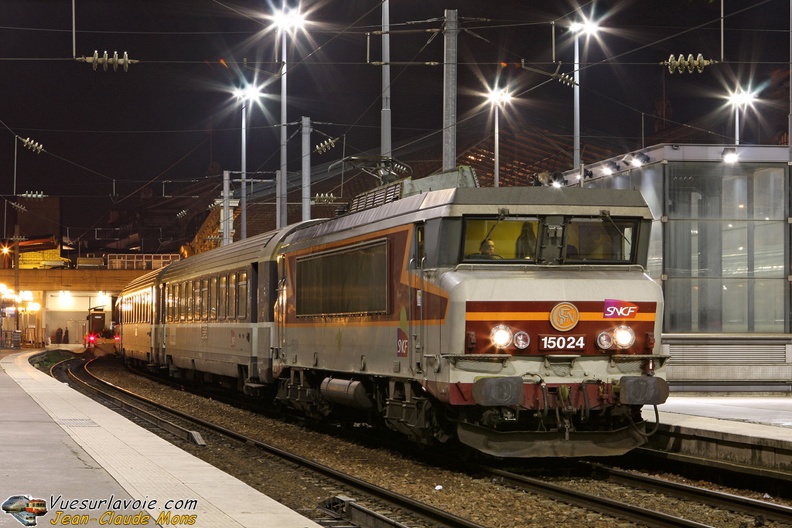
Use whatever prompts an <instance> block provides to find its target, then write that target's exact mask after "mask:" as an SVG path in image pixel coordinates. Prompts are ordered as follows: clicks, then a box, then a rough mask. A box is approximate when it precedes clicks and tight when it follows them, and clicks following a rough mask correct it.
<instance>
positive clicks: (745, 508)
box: [488, 462, 792, 528]
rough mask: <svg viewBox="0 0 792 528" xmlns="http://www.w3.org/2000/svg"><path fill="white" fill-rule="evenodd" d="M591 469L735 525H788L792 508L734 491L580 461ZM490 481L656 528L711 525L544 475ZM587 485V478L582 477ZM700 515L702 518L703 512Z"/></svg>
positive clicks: (599, 476) (503, 474) (498, 473)
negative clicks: (730, 518) (721, 513)
mask: <svg viewBox="0 0 792 528" xmlns="http://www.w3.org/2000/svg"><path fill="white" fill-rule="evenodd" d="M580 464H583V465H586V466H588V467H590V468H591V472H592V477H591V478H594V479H596V480H600V481H601V480H607V481H608V482H611V483H613V484H614V485H619V486H625V487H629V488H639V489H642V490H645V491H647V492H650V493H656V494H662V495H663V496H669V497H675V498H677V499H679V500H681V501H688V502H693V503H696V504H701V505H706V506H708V507H710V508H713V509H721V510H728V511H729V512H732V513H733V514H734V515H735V519H736V524H735V525H734V526H749V524H748V522H747V521H745V520H739V519H738V517H740V516H742V517H751V518H752V520H753V523H752V524H750V525H751V526H768V525H769V524H768V523H769V522H774V523H780V525H782V526H792V508H789V507H786V506H780V505H777V504H772V503H768V502H764V501H758V500H755V499H750V498H746V497H740V496H737V495H732V494H727V493H722V492H718V491H713V490H709V489H706V488H700V487H696V486H691V485H686V484H680V483H676V482H671V481H668V480H666V479H661V478H656V477H651V476H648V475H641V474H636V473H632V472H629V471H625V470H621V469H617V468H612V467H607V466H605V465H602V464H595V463H589V462H580ZM488 471H489V472H490V473H491V474H492V475H493V478H494V479H497V481H498V482H500V483H501V484H503V485H506V486H511V487H515V488H520V489H524V490H526V491H530V492H532V493H540V494H544V495H548V496H551V497H553V498H555V499H557V500H560V501H563V502H566V503H568V504H572V505H575V506H579V507H581V508H587V509H590V510H593V511H597V512H600V513H602V514H606V515H612V516H614V517H618V518H621V519H625V520H628V521H631V522H634V523H637V524H640V525H644V526H649V527H655V528H672V527H687V528H701V527H707V526H711V525H710V524H708V523H707V522H702V521H701V520H695V519H691V518H689V517H690V516H687V517H683V516H680V515H674V514H671V513H667V512H662V511H657V510H653V509H650V508H645V507H642V506H641V505H640V504H637V500H631V501H620V500H615V499H613V498H611V497H603V496H602V495H600V494H597V493H590V492H588V491H585V490H583V489H579V488H577V487H575V486H570V485H568V484H567V483H560V484H559V483H557V482H552V481H550V480H548V479H539V478H534V477H530V476H526V475H521V474H518V473H514V472H511V471H505V470H498V469H489V470H488ZM581 484H582V486H585V481H581ZM699 517H706V513H704V514H700V515H699Z"/></svg>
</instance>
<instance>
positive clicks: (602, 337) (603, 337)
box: [597, 332, 613, 350]
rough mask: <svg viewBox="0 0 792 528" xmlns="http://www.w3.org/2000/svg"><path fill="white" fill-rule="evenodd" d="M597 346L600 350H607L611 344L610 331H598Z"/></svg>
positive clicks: (611, 336)
mask: <svg viewBox="0 0 792 528" xmlns="http://www.w3.org/2000/svg"><path fill="white" fill-rule="evenodd" d="M597 346H598V347H600V348H601V349H602V350H608V349H609V348H611V347H612V346H613V335H612V334H611V333H610V332H600V334H599V335H598V336H597Z"/></svg>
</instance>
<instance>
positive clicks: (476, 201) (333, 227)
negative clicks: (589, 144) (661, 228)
mask: <svg viewBox="0 0 792 528" xmlns="http://www.w3.org/2000/svg"><path fill="white" fill-rule="evenodd" d="M504 208H505V209H509V213H510V214H521V215H548V214H561V213H563V214H579V215H587V216H591V215H600V214H602V213H603V211H606V210H607V211H608V213H609V214H610V215H612V216H632V217H640V218H643V219H646V220H650V219H652V214H651V211H650V210H649V207H648V206H647V205H646V202H645V201H644V199H643V196H641V193H640V192H639V191H633V190H614V189H585V188H580V187H563V188H561V189H556V188H552V187H497V188H496V187H487V188H478V187H477V188H472V187H457V188H451V189H441V190H437V191H429V192H425V193H422V194H416V195H412V196H408V197H406V198H402V199H400V200H396V201H393V202H390V203H387V204H384V205H381V206H379V207H374V208H371V209H366V210H363V211H360V212H357V213H352V214H350V215H347V216H343V217H340V218H336V219H334V220H332V221H328V222H324V223H320V224H318V225H314V226H311V227H310V228H309V229H305V230H303V231H298V232H295V233H294V234H293V235H292V236H291V237H289V240H288V242H289V243H296V242H301V241H306V240H310V239H312V238H316V237H321V236H323V235H329V234H331V233H339V232H341V231H345V230H347V229H353V228H360V227H363V226H367V225H370V224H373V223H375V222H381V221H391V222H394V223H403V222H412V221H419V220H425V219H429V218H437V217H449V216H461V215H463V214H489V215H496V214H499V213H500V212H501V209H504Z"/></svg>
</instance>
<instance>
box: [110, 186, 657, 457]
mask: <svg viewBox="0 0 792 528" xmlns="http://www.w3.org/2000/svg"><path fill="white" fill-rule="evenodd" d="M419 181H420V180H419ZM434 183H435V184H437V182H436V181H435V182H434ZM435 188H437V187H435ZM378 200H379V201H380V202H387V203H377V201H378ZM358 203H368V204H369V205H368V206H366V207H360V208H358V209H357V210H356V208H355V207H354V204H353V208H352V209H353V212H352V213H350V214H348V215H345V216H341V217H338V218H335V219H330V220H317V221H310V222H307V223H304V224H296V225H293V226H289V227H287V228H284V229H282V230H278V231H274V232H270V233H266V234H264V235H259V236H257V237H252V238H250V239H247V240H245V241H241V242H236V243H233V244H230V245H229V246H226V247H223V248H219V249H217V250H213V251H210V252H207V253H205V254H201V255H197V256H194V257H190V258H188V259H185V260H184V261H181V262H177V263H174V264H171V265H170V266H168V267H167V268H165V269H164V270H162V271H160V272H158V273H153V274H151V275H150V276H148V277H146V278H145V279H141V280H139V281H138V282H137V283H136V284H135V285H133V286H134V287H132V286H131V287H130V288H129V289H128V291H125V292H124V293H122V296H121V303H122V307H123V306H124V304H123V303H124V302H125V299H134V298H145V299H147V300H146V303H147V304H146V306H147V308H146V309H144V310H143V312H142V313H143V315H142V317H141V318H142V319H145V318H146V317H150V324H151V328H150V329H149V334H147V336H146V337H149V338H150V342H149V345H150V346H148V347H147V346H145V345H146V343H143V344H142V345H141V344H140V343H138V344H137V345H136V346H135V347H134V349H131V348H128V347H127V346H126V343H127V339H126V337H125V336H126V333H127V331H128V330H127V325H126V324H125V323H124V320H123V319H122V350H123V351H124V354H125V355H126V356H127V357H128V358H131V359H133V360H135V359H137V360H139V361H144V362H146V363H147V364H149V365H152V366H156V367H159V368H161V369H163V370H167V371H168V372H169V373H170V374H171V375H173V376H179V377H185V378H200V379H204V380H207V379H212V380H218V381H224V382H226V383H228V384H233V385H234V386H236V387H237V388H238V389H240V390H243V391H245V392H247V393H249V394H253V395H257V396H260V397H266V398H272V399H274V400H275V401H276V402H279V403H281V404H283V405H287V406H290V407H293V408H295V409H299V410H300V411H302V412H303V413H305V414H306V415H308V416H310V417H313V418H316V419H323V420H326V419H337V420H343V421H349V422H359V421H366V422H368V423H370V424H372V425H374V426H378V427H384V428H388V429H391V430H394V431H398V432H400V433H403V434H404V435H405V436H407V437H408V438H410V439H411V440H413V441H416V442H420V443H424V444H431V443H436V442H446V441H449V440H451V439H454V438H455V439H458V441H460V442H461V443H462V444H465V445H467V446H469V447H471V448H473V449H474V450H476V451H480V452H483V453H487V454H490V455H494V456H498V457H518V458H524V457H542V456H569V457H572V456H601V455H615V454H622V453H624V452H626V451H629V450H630V449H633V448H635V447H637V446H639V445H641V444H643V443H645V441H646V435H647V432H646V428H645V422H644V421H643V420H642V418H641V414H640V410H641V407H642V406H643V405H657V404H660V403H662V402H664V401H665V399H666V398H667V396H668V385H667V383H666V382H665V380H664V364H665V361H666V360H667V356H665V355H663V354H662V353H660V350H661V347H660V343H659V336H660V331H661V314H662V309H663V298H662V293H661V289H660V287H659V285H658V284H657V283H656V282H654V281H653V280H652V279H651V278H650V277H648V276H647V275H646V273H645V270H644V267H645V265H646V259H647V254H648V246H649V230H650V227H651V222H652V216H651V212H650V211H649V208H648V207H647V206H646V204H645V202H644V201H643V199H642V198H641V196H640V193H638V192H635V191H615V190H596V189H581V188H562V189H554V188H546V187H541V188H537V187H527V188H486V189H485V188H472V187H464V186H463V187H451V188H444V189H443V188H441V189H439V190H426V188H424V190H416V186H415V185H414V184H411V183H410V182H409V181H403V182H395V183H393V184H391V185H389V186H387V187H386V188H381V189H378V190H376V191H375V193H374V194H373V195H372V196H369V197H367V198H365V199H364V200H363V201H361V202H358ZM147 296H150V299H149V298H148V297H147ZM132 304H133V305H134V303H132ZM134 309H135V308H134V306H129V307H127V309H126V310H123V309H122V318H123V317H124V315H123V314H124V313H125V312H129V311H130V310H132V311H134ZM136 313H141V312H140V311H138V312H136ZM144 324H145V322H144ZM135 331H136V332H137V333H138V335H139V334H140V333H141V331H142V329H140V328H137V327H135Z"/></svg>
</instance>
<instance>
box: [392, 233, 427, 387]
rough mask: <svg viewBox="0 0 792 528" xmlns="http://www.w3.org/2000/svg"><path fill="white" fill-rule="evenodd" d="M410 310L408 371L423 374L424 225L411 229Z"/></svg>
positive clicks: (400, 344) (408, 318)
mask: <svg viewBox="0 0 792 528" xmlns="http://www.w3.org/2000/svg"><path fill="white" fill-rule="evenodd" d="M410 251H411V255H410V273H409V274H408V276H409V277H410V281H409V284H410V310H409V313H408V317H407V326H408V336H407V337H408V339H407V342H408V343H409V346H408V347H407V351H406V352H407V354H406V355H407V356H408V364H409V365H410V371H411V372H412V373H414V374H418V373H421V372H423V370H424V368H425V365H423V363H422V361H423V354H424V339H425V337H424V333H425V330H426V329H425V326H424V310H423V307H424V306H423V299H424V272H423V268H424V261H425V259H426V253H425V251H424V225H423V223H421V224H416V225H415V227H414V229H413V241H412V247H411V249H410ZM402 346H403V345H402V343H401V340H400V343H399V351H398V353H399V355H402V354H403V352H402Z"/></svg>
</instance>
